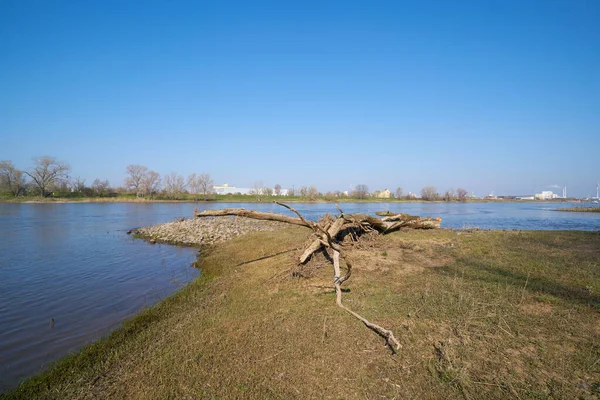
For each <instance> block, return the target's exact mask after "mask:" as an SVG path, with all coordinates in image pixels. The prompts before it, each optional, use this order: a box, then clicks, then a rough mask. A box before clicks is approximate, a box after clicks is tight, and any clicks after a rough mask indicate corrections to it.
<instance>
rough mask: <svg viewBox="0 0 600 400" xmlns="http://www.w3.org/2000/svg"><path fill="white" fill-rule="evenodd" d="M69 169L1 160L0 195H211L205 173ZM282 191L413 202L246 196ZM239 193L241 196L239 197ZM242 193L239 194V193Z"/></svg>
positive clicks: (429, 191) (429, 193)
mask: <svg viewBox="0 0 600 400" xmlns="http://www.w3.org/2000/svg"><path fill="white" fill-rule="evenodd" d="M70 172H71V166H70V165H69V164H68V163H66V162H63V161H60V160H58V159H56V158H55V157H50V156H42V157H35V158H33V164H32V167H31V168H30V169H27V170H20V169H18V168H16V167H15V165H14V164H13V163H12V161H10V160H5V161H0V192H1V193H3V194H4V195H10V196H13V197H19V196H40V197H49V196H54V197H67V198H68V197H114V196H119V195H129V196H135V197H137V198H150V199H154V198H158V199H170V200H178V199H184V198H186V199H187V198H192V199H194V200H200V199H202V200H209V199H211V198H212V197H214V195H215V192H214V181H213V180H212V179H211V176H210V174H207V173H200V174H195V173H193V174H191V175H189V176H188V177H187V178H184V177H183V176H182V175H180V174H178V173H176V172H171V173H168V174H165V175H163V176H162V177H161V175H160V174H159V173H158V172H155V171H153V170H151V169H149V168H148V167H147V166H145V165H139V164H131V165H128V166H127V167H126V168H125V175H126V177H125V181H124V186H123V187H113V186H111V184H110V183H109V182H108V180H107V179H101V178H96V179H94V181H93V182H92V183H91V184H90V185H87V184H86V180H85V179H82V178H81V177H79V176H71V175H70ZM284 192H285V193H287V196H290V197H299V198H301V199H303V200H307V201H315V200H318V199H324V200H330V201H333V200H335V199H336V198H340V197H347V198H354V199H358V200H362V199H368V198H371V197H380V198H381V197H383V198H388V197H389V198H395V199H399V200H400V199H401V200H413V199H416V198H417V196H416V195H414V194H412V193H408V194H406V195H405V194H404V191H403V189H402V188H401V187H398V188H396V190H395V191H393V192H391V191H388V190H387V189H386V190H385V191H378V192H375V193H371V192H369V187H368V186H367V185H366V184H359V185H356V186H354V188H353V189H352V190H351V191H349V192H341V191H339V190H337V191H332V192H327V193H325V194H323V193H321V192H319V190H318V189H317V188H316V187H315V186H314V185H311V186H301V187H300V189H296V188H295V187H292V188H290V189H288V190H287V191H284V190H283V189H282V186H281V185H280V184H276V185H275V186H274V187H273V188H269V187H265V186H264V184H263V182H262V181H260V180H259V181H256V182H255V183H254V185H253V188H252V190H251V192H250V195H252V196H255V197H256V199H257V200H262V198H263V197H269V196H281V195H282V193H284ZM238 194H240V193H238ZM420 194H421V199H422V200H425V201H442V200H443V201H448V202H450V201H467V199H468V192H467V191H466V190H465V189H462V188H459V189H458V190H456V191H454V190H452V189H449V190H446V192H445V193H444V195H443V196H442V195H440V194H439V193H438V191H437V189H436V188H435V187H434V186H425V187H423V188H422V189H421V193H420ZM240 195H241V194H240Z"/></svg>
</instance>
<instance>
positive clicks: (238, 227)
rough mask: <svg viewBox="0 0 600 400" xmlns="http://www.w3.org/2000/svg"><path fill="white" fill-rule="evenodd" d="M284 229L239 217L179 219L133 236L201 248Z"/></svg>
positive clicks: (278, 223)
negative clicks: (239, 237)
mask: <svg viewBox="0 0 600 400" xmlns="http://www.w3.org/2000/svg"><path fill="white" fill-rule="evenodd" d="M285 226H287V225H286V224H283V223H281V222H274V221H259V220H254V219H249V218H240V217H214V218H191V219H184V218H181V219H178V220H176V221H173V222H167V223H165V224H160V225H154V226H149V227H144V228H139V229H136V230H134V231H132V233H133V234H135V235H137V236H139V237H141V238H144V239H147V240H148V241H150V242H151V243H156V242H162V243H171V244H181V245H188V246H200V245H207V244H215V243H220V242H224V241H226V240H230V239H233V238H234V237H237V236H241V235H245V234H247V233H251V232H258V231H274V230H277V229H281V228H283V227H285Z"/></svg>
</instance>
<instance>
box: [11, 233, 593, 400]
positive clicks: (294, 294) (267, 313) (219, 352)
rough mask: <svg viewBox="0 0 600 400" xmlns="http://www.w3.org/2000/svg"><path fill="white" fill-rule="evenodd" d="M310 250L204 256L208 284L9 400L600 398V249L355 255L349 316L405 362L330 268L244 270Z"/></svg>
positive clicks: (473, 248)
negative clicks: (340, 291)
mask: <svg viewBox="0 0 600 400" xmlns="http://www.w3.org/2000/svg"><path fill="white" fill-rule="evenodd" d="M308 235H309V232H308V231H307V230H305V229H303V228H290V229H285V230H283V231H278V232H260V233H256V234H252V235H247V236H243V237H239V238H236V239H234V240H231V241H229V242H227V243H223V244H220V245H218V246H215V247H212V248H208V249H205V250H203V254H202V257H201V259H200V260H199V261H198V266H199V267H200V268H202V275H201V277H200V278H199V279H198V280H196V281H194V282H193V283H191V284H189V285H188V286H187V287H186V288H185V289H183V290H182V291H180V292H178V293H177V294H175V295H174V296H172V297H170V298H169V299H166V300H165V301H163V302H161V303H159V304H158V305H156V306H154V307H152V308H150V309H148V310H146V311H144V312H143V313H141V314H140V315H139V316H137V317H135V318H134V319H132V320H131V321H129V322H127V323H125V324H124V326H123V327H122V328H120V329H118V330H117V331H115V332H114V333H113V334H112V335H110V336H109V337H108V338H106V339H104V340H101V341H99V342H97V343H94V344H92V345H90V346H88V347H86V348H84V349H83V350H81V351H80V352H78V353H76V354H73V355H71V356H69V357H67V358H65V359H63V360H61V361H59V362H58V363H56V364H55V365H54V367H53V368H51V369H50V370H48V371H47V372H45V373H44V374H42V375H39V376H37V377H34V378H32V379H29V380H27V381H25V382H23V383H22V384H21V385H20V386H19V387H18V388H17V389H16V390H14V391H12V392H9V393H6V394H4V396H2V397H3V398H8V399H14V398H19V399H21V398H22V399H31V398H61V399H63V398H92V397H99V398H134V399H135V398H139V399H142V398H302V399H303V398H327V397H330V398H365V397H368V398H394V397H396V398H419V399H437V398H472V399H484V398H485V399H504V398H520V399H537V398H583V399H594V398H597V397H598V393H597V388H598V387H600V361H599V360H600V261H599V260H600V235H597V234H594V233H589V232H547V231H545V232H524V231H521V232H508V231H507V232H504V231H491V232H487V231H486V232H483V231H474V232H470V233H467V232H453V231H449V230H435V231H411V232H397V233H393V234H390V235H386V236H384V237H381V238H379V239H377V240H375V241H372V242H369V243H368V244H364V245H363V246H361V247H360V248H358V247H357V248H352V249H350V250H349V257H351V258H352V260H353V261H354V262H353V265H354V271H353V274H352V277H351V279H350V280H349V281H348V282H347V283H346V284H345V286H346V288H347V290H346V291H345V292H344V303H345V304H346V305H347V306H348V307H350V308H352V309H354V310H355V311H357V312H359V313H361V314H362V315H364V316H365V317H366V318H368V319H370V320H372V321H373V322H375V323H378V324H380V325H382V326H384V327H386V328H389V329H392V330H393V331H394V333H395V336H396V337H397V338H398V339H399V340H400V342H401V343H402V346H403V348H402V349H401V350H400V352H399V353H398V354H397V355H391V354H390V352H389V351H388V349H387V348H386V347H385V346H384V344H383V340H382V339H381V338H380V337H379V336H377V335H376V334H374V333H373V332H372V331H370V330H368V329H367V328H365V326H364V325H363V324H361V323H360V322H358V321H357V320H355V319H354V318H352V317H351V316H350V315H349V314H347V313H345V312H344V311H343V310H341V309H340V308H338V307H337V306H336V305H335V294H334V291H333V287H332V268H331V266H330V265H329V264H328V263H327V261H326V260H325V259H324V258H318V259H316V260H313V261H311V263H310V264H309V265H308V266H307V267H306V268H309V269H310V270H311V273H310V274H304V275H302V276H304V277H303V278H291V277H290V275H291V272H292V271H295V268H297V266H296V259H297V256H298V254H295V253H293V252H292V253H285V254H281V255H278V256H275V257H270V258H265V259H263V260H260V261H256V262H251V263H249V264H245V265H241V266H240V265H239V264H241V263H242V262H245V261H249V260H255V259H258V258H260V257H264V256H267V255H270V254H276V253H278V252H281V251H284V250H288V249H291V248H295V247H299V245H301V244H302V243H304V241H305V240H306V238H307V236H308ZM300 247H301V246H300ZM299 252H301V251H299Z"/></svg>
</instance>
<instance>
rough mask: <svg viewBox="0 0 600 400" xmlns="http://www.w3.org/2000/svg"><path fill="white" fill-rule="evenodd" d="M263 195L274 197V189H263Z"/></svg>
mask: <svg viewBox="0 0 600 400" xmlns="http://www.w3.org/2000/svg"><path fill="white" fill-rule="evenodd" d="M263 195H265V196H273V189H271V188H270V187H265V188H263Z"/></svg>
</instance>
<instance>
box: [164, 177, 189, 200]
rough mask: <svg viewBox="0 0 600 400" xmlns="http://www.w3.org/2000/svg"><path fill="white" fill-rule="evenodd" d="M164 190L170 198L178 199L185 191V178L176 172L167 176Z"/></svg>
mask: <svg viewBox="0 0 600 400" xmlns="http://www.w3.org/2000/svg"><path fill="white" fill-rule="evenodd" d="M163 189H164V191H165V194H166V195H167V197H168V198H170V199H176V198H178V197H179V196H180V195H181V194H182V193H183V191H184V190H185V181H184V180H183V176H181V175H179V174H177V173H175V172H171V173H170V174H168V175H166V176H165V182H164V188H163Z"/></svg>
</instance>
